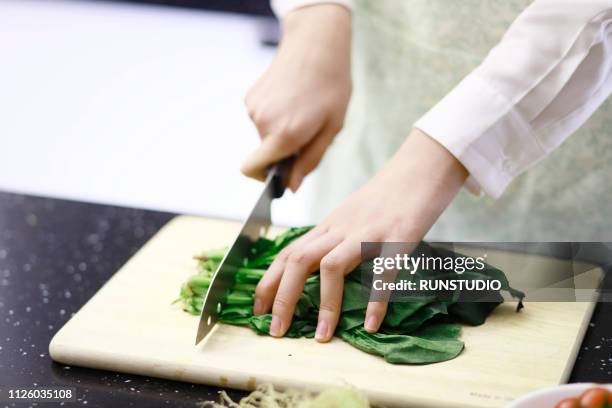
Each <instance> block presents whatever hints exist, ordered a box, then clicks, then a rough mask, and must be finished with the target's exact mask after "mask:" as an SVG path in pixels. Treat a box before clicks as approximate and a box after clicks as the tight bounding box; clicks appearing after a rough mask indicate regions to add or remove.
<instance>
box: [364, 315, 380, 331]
mask: <svg viewBox="0 0 612 408" xmlns="http://www.w3.org/2000/svg"><path fill="white" fill-rule="evenodd" d="M365 329H366V331H367V332H369V333H374V332H376V330H378V319H377V318H376V316H370V317H368V319H367V320H366V322H365Z"/></svg>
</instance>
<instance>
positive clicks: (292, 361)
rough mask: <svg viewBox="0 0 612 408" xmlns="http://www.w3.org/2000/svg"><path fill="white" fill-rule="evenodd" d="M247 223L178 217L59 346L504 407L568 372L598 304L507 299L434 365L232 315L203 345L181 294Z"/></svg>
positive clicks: (173, 368)
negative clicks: (240, 322)
mask: <svg viewBox="0 0 612 408" xmlns="http://www.w3.org/2000/svg"><path fill="white" fill-rule="evenodd" d="M238 228H239V225H238V224H236V223H234V222H229V221H222V220H213V219H205V218H196V217H186V216H181V217H177V218H175V219H174V220H172V221H170V222H169V223H168V224H167V225H166V226H165V227H164V228H162V229H161V230H160V231H159V232H158V233H157V235H155V236H154V237H153V238H152V239H151V240H150V241H149V242H148V243H147V244H146V245H145V246H144V247H143V248H142V249H141V250H140V251H139V252H138V253H137V254H136V255H134V257H133V258H132V259H130V260H129V261H128V262H127V263H126V264H125V265H124V266H123V267H122V268H121V269H120V270H119V271H118V272H117V273H116V274H115V275H114V276H113V277H112V278H111V279H110V280H109V281H108V282H107V283H106V284H105V285H104V286H103V287H102V288H101V289H100V290H99V291H98V292H97V293H96V295H95V296H94V297H93V298H92V299H91V300H90V301H89V302H87V304H86V305H85V306H83V308H82V309H81V310H80V311H79V312H78V313H77V314H76V315H75V316H73V317H72V319H70V321H68V322H67V323H66V325H65V326H64V327H63V328H62V329H61V330H60V331H59V332H58V333H57V334H56V335H55V337H54V338H53V340H52V341H51V344H50V346H49V351H50V355H51V357H52V358H53V359H54V360H55V361H57V362H60V363H63V364H68V365H77V366H84V367H92V368H98V369H104V370H112V371H120V372H125V373H132V374H140V375H145V376H152V377H160V378H167V379H172V380H179V381H187V382H194V383H203V384H211V385H215V386H220V387H230V388H239V389H253V388H254V387H256V386H257V385H258V384H262V383H272V384H274V385H275V386H279V387H297V388H309V389H313V390H318V389H322V388H326V387H329V386H333V385H344V384H349V385H352V386H354V387H357V388H358V389H360V390H362V391H363V392H365V393H366V394H367V395H368V397H369V398H370V400H371V401H372V402H374V403H377V404H381V405H384V406H401V407H409V406H413V407H420V408H427V407H432V408H433V407H441V406H444V407H501V406H505V405H506V404H507V403H508V402H509V401H512V400H513V399H515V398H517V397H518V396H521V395H523V394H525V393H528V392H530V391H533V390H536V389H538V388H542V387H548V386H551V385H555V384H559V383H562V382H565V381H566V380H567V378H568V376H569V373H570V370H571V368H572V365H573V362H574V360H575V357H576V353H577V350H578V348H579V346H580V342H581V340H582V337H583V335H584V332H585V330H586V326H587V325H588V321H589V319H590V316H591V313H592V310H593V306H594V304H593V302H576V303H552V302H547V303H527V304H526V308H525V309H524V310H522V311H521V312H520V313H516V312H515V306H516V304H515V303H505V304H503V305H501V306H500V307H499V308H497V309H496V311H495V312H494V313H493V314H492V315H491V316H490V318H489V319H488V320H487V322H486V324H484V325H482V326H480V327H465V329H464V332H463V334H462V339H463V340H464V341H465V350H464V351H463V352H462V353H461V355H460V356H459V357H458V358H456V359H454V360H451V361H446V362H442V363H437V364H430V365H422V366H400V365H392V364H388V363H386V362H385V361H384V360H382V359H381V358H379V357H376V356H372V355H368V354H366V353H364V352H361V351H359V350H357V349H355V348H353V347H351V346H349V345H348V344H346V343H344V342H342V341H341V340H339V339H334V340H333V341H331V342H330V343H328V344H318V343H316V342H315V341H314V340H310V339H273V338H270V337H267V336H258V335H256V334H255V333H253V332H252V331H251V330H250V329H248V328H244V327H235V326H229V325H223V324H219V325H217V326H216V327H215V328H214V329H213V330H214V331H213V332H212V333H211V334H210V335H209V337H208V338H207V339H206V341H205V342H203V343H201V344H200V345H198V346H194V339H195V333H196V327H197V324H198V318H197V317H195V316H192V315H189V314H187V313H185V312H183V311H182V310H181V309H180V306H178V305H172V304H171V303H172V301H173V300H174V299H176V298H177V296H178V292H179V287H180V284H181V283H182V282H183V281H184V279H185V278H187V277H188V276H190V275H191V274H193V273H194V272H195V271H196V269H195V267H196V263H195V261H194V259H193V256H194V255H196V254H199V253H201V252H202V251H203V250H206V249H210V248H217V247H222V246H225V245H228V244H229V243H230V242H231V240H232V239H233V237H234V236H235V234H236V233H237V231H238ZM516 256H521V255H516ZM542 262H545V260H542Z"/></svg>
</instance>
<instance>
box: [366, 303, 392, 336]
mask: <svg viewBox="0 0 612 408" xmlns="http://www.w3.org/2000/svg"><path fill="white" fill-rule="evenodd" d="M388 302H389V301H388V299H387V300H385V301H381V302H369V303H368V309H367V311H366V317H365V323H364V324H363V327H364V329H366V331H367V332H368V333H376V332H377V331H378V329H380V325H381V324H382V322H383V320H384V318H385V315H386V314H387V307H388V305H389V303H388Z"/></svg>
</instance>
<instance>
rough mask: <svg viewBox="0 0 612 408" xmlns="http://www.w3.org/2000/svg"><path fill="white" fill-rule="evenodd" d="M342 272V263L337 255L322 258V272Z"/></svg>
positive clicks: (332, 273)
mask: <svg viewBox="0 0 612 408" xmlns="http://www.w3.org/2000/svg"><path fill="white" fill-rule="evenodd" d="M341 272H342V263H341V262H340V259H339V258H338V257H337V256H334V255H326V256H325V257H324V258H323V259H322V260H321V273H325V274H329V275H336V274H339V273H341Z"/></svg>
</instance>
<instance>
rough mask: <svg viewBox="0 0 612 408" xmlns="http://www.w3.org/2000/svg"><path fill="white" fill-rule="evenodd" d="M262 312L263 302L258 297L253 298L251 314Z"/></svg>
mask: <svg viewBox="0 0 612 408" xmlns="http://www.w3.org/2000/svg"><path fill="white" fill-rule="evenodd" d="M262 313H263V302H262V301H261V299H260V298H255V304H254V305H253V314H255V315H260V314H262Z"/></svg>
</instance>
